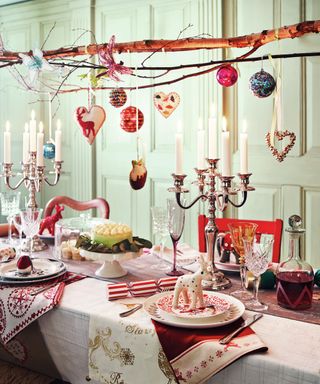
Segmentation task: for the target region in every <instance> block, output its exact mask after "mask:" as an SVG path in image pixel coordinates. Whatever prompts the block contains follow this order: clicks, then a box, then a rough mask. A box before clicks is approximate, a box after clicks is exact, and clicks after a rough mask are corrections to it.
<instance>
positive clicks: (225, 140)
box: [221, 116, 231, 176]
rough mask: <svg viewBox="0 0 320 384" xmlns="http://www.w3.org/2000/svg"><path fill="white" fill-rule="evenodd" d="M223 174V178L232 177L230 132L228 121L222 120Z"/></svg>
mask: <svg viewBox="0 0 320 384" xmlns="http://www.w3.org/2000/svg"><path fill="white" fill-rule="evenodd" d="M221 140H222V143H221V160H222V165H221V169H222V171H221V173H222V176H231V148H230V132H229V131H227V119H226V118H225V117H224V116H223V119H222V136H221Z"/></svg>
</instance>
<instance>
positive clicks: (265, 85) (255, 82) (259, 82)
mask: <svg viewBox="0 0 320 384" xmlns="http://www.w3.org/2000/svg"><path fill="white" fill-rule="evenodd" d="M275 87H276V81H275V79H274V78H273V76H272V75H270V73H268V72H265V71H264V70H263V69H261V71H259V72H256V73H255V74H254V75H252V76H251V77H250V79H249V88H250V89H251V91H252V93H253V94H254V95H255V96H256V97H259V98H264V97H268V96H270V95H271V94H272V92H273V91H274V89H275Z"/></svg>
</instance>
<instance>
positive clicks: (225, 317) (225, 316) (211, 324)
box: [143, 291, 245, 328]
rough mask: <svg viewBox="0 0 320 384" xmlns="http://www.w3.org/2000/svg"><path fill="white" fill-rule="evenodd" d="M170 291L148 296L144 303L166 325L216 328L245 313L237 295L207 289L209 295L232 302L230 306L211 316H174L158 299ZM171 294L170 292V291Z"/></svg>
mask: <svg viewBox="0 0 320 384" xmlns="http://www.w3.org/2000/svg"><path fill="white" fill-rule="evenodd" d="M168 293H169V292H162V293H158V294H156V295H153V296H151V297H148V298H147V299H146V300H145V302H144V304H143V308H144V310H145V311H146V312H147V313H148V315H149V316H150V317H151V318H152V319H153V320H156V321H158V322H159V323H163V324H166V325H172V326H174V327H180V328H216V327H222V326H224V325H227V324H230V323H233V322H234V321H236V320H237V319H239V317H241V316H242V315H243V313H244V310H245V307H244V305H243V303H242V302H241V301H240V300H238V299H236V298H235V297H232V296H228V295H225V294H223V293H218V292H209V291H206V293H207V294H208V295H215V296H218V297H221V298H222V299H224V300H226V301H228V302H229V303H230V308H229V309H228V310H227V311H226V312H225V313H222V314H221V315H219V316H215V317H210V318H198V317H195V318H189V319H186V318H181V317H178V316H173V315H170V314H168V313H166V312H165V311H162V310H160V309H159V307H158V306H157V302H158V300H159V299H160V298H161V297H163V296H166V295H168ZM169 294H170V293H169Z"/></svg>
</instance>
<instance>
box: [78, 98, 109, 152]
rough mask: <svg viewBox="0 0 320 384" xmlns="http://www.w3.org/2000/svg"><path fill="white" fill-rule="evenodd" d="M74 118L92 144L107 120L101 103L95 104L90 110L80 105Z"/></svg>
mask: <svg viewBox="0 0 320 384" xmlns="http://www.w3.org/2000/svg"><path fill="white" fill-rule="evenodd" d="M74 118H75V120H76V122H77V124H78V125H79V127H80V128H81V131H82V134H83V136H84V137H85V138H86V139H87V141H88V143H89V144H90V145H91V144H92V143H93V142H94V140H95V138H96V136H97V134H98V132H99V131H100V128H101V127H102V125H103V123H104V122H105V120H106V112H105V110H104V109H103V108H102V107H100V106H99V105H93V106H92V107H91V108H90V109H89V111H88V109H87V108H86V107H78V108H77V109H76V111H75V114H74Z"/></svg>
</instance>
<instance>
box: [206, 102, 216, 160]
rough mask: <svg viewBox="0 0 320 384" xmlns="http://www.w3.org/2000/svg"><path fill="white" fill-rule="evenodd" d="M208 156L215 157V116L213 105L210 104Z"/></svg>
mask: <svg viewBox="0 0 320 384" xmlns="http://www.w3.org/2000/svg"><path fill="white" fill-rule="evenodd" d="M208 143H209V148H208V158H209V159H217V158H218V149H217V117H216V111H215V107H214V105H212V106H211V115H210V117H209V135H208Z"/></svg>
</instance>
